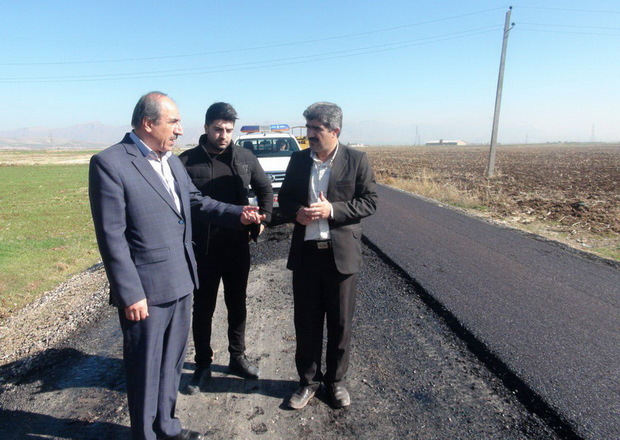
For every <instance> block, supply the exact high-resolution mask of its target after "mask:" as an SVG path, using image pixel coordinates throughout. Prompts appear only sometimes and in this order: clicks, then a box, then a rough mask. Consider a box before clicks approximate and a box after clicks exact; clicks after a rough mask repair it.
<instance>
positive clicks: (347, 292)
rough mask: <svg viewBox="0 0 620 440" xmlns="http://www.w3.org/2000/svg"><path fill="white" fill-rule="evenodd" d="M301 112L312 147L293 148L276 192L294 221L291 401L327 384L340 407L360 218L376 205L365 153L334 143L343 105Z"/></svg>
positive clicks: (346, 399) (299, 401) (303, 401)
mask: <svg viewBox="0 0 620 440" xmlns="http://www.w3.org/2000/svg"><path fill="white" fill-rule="evenodd" d="M303 115H304V117H305V118H306V129H307V133H308V140H309V141H310V148H309V149H307V150H303V151H300V152H297V153H293V156H292V157H291V161H290V162H289V165H288V168H287V170H286V176H285V178H284V182H283V184H282V188H281V189H280V194H279V196H278V200H279V202H280V209H281V210H282V212H283V213H284V214H285V215H287V216H289V217H290V218H292V219H293V220H294V222H295V227H294V229H293V238H292V240H291V250H290V253H289V258H288V263H287V268H289V269H291V270H292V271H293V298H294V310H295V311H294V323H295V334H296V340H297V348H296V351H295V364H296V366H297V372H298V373H299V378H300V380H299V385H300V387H299V389H298V390H297V391H295V393H293V395H292V396H291V398H290V399H289V402H288V405H289V407H291V408H293V409H301V408H303V407H305V406H306V405H307V403H308V401H309V400H310V399H311V398H312V397H313V396H314V395H315V393H316V391H317V390H318V388H319V386H320V384H321V383H324V384H325V387H326V391H327V394H328V396H329V397H330V399H331V402H332V404H333V406H334V407H336V408H342V407H345V406H348V405H349V404H350V403H351V398H350V396H349V392H348V391H347V389H346V387H345V382H344V379H345V375H346V372H347V369H348V366H349V354H350V348H349V342H350V339H351V321H352V319H353V309H354V306H355V289H356V283H357V274H358V272H359V269H360V264H361V260H362V245H361V240H362V226H361V224H360V220H361V219H362V218H364V217H367V216H369V215H371V214H373V213H374V212H375V210H376V207H377V192H376V184H375V177H374V174H373V172H372V169H371V167H370V165H369V163H368V159H367V157H366V154H365V153H363V152H360V151H357V150H353V149H351V148H348V147H347V146H346V145H343V144H341V143H339V142H338V137H339V136H340V131H341V127H342V110H341V109H340V107H338V106H337V105H336V104H332V103H329V102H317V103H315V104H312V105H311V106H310V107H308V108H307V109H306V111H305V112H304V114H303ZM325 321H327V352H326V368H325V373H323V372H322V371H321V355H322V353H321V352H322V347H323V325H324V323H325Z"/></svg>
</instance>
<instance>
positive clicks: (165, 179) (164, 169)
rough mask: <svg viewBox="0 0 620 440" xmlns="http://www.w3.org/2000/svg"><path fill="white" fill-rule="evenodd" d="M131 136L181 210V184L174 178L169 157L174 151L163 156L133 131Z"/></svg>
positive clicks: (178, 209) (178, 210) (179, 210)
mask: <svg viewBox="0 0 620 440" xmlns="http://www.w3.org/2000/svg"><path fill="white" fill-rule="evenodd" d="M129 136H130V137H131V139H132V140H133V142H134V144H136V145H137V146H138V148H139V149H140V152H141V153H142V154H143V155H144V157H146V158H147V159H148V161H149V163H150V164H151V166H152V167H153V169H154V170H155V172H156V173H157V175H158V176H159V178H160V179H161V182H162V183H163V184H164V187H165V188H166V190H167V191H168V193H169V194H170V196H171V197H172V199H173V200H174V205H175V206H176V208H177V212H179V213H180V212H181V199H180V197H179V184H178V183H177V181H176V180H174V175H173V174H172V170H171V169H170V164H169V163H168V158H169V157H170V156H171V155H172V152H170V151H168V152H167V153H166V154H164V155H163V156H162V157H159V155H158V154H157V153H156V152H155V151H153V150H152V149H151V148H150V147H149V146H148V145H146V144H145V143H144V142H143V141H142V139H140V138H139V137H138V136H137V135H136V134H135V133H134V132H133V131H132V132H131V133H129Z"/></svg>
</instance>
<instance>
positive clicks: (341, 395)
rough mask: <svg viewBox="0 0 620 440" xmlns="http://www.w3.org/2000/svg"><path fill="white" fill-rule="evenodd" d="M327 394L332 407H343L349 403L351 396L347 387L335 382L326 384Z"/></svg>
mask: <svg viewBox="0 0 620 440" xmlns="http://www.w3.org/2000/svg"><path fill="white" fill-rule="evenodd" d="M327 395H328V396H329V398H330V399H331V401H332V405H334V408H344V407H345V406H349V405H351V396H349V392H348V391H347V389H346V388H345V387H344V386H342V385H338V384H335V383H331V384H329V385H327Z"/></svg>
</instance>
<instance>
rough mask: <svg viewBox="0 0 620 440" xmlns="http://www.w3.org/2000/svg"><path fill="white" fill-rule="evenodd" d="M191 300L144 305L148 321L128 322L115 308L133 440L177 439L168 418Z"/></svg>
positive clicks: (172, 421) (173, 423) (171, 416)
mask: <svg viewBox="0 0 620 440" xmlns="http://www.w3.org/2000/svg"><path fill="white" fill-rule="evenodd" d="M191 307H192V295H187V296H184V297H183V298H181V299H179V300H177V301H173V302H169V303H165V304H159V305H149V309H148V310H149V317H148V318H146V319H145V320H142V321H129V320H128V319H127V318H125V311H124V310H123V309H122V308H119V319H120V323H121V329H122V330H123V359H124V364H125V375H126V380H127V400H128V404H129V418H130V421H131V438H132V439H133V440H155V439H158V438H167V437H172V436H174V435H177V434H178V433H179V432H180V431H181V422H180V421H179V419H177V418H176V417H175V415H174V412H175V407H176V401H177V391H178V389H179V383H180V381H181V372H182V369H183V361H184V358H185V348H186V346H187V336H188V334H189V323H190V316H191Z"/></svg>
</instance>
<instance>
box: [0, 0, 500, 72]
mask: <svg viewBox="0 0 620 440" xmlns="http://www.w3.org/2000/svg"><path fill="white" fill-rule="evenodd" d="M498 9H504V8H492V9H485V10H483V11H475V12H470V13H467V14H461V15H454V16H450V17H444V18H437V19H433V20H427V21H422V22H418V23H412V24H406V25H401V26H394V27H389V28H383V29H375V30H371V31H365V32H357V33H352V34H344V35H335V36H331V37H324V38H315V39H312V40H302V41H295V42H287V43H279V44H272V45H266V46H254V47H245V48H239V49H226V50H217V51H210V52H197V53H193V54H186V55H164V56H157V57H140V58H118V59H108V60H87V61H55V62H36V61H35V62H29V63H0V66H53V65H78V64H103V63H123V62H136V61H154V60H164V59H179V58H194V57H199V56H205V55H217V54H222V53H225V54H232V53H238V52H251V51H258V50H265V49H274V48H278V47H287V46H297V45H302V44H309V43H318V42H322V41H331V40H339V39H344V38H351V37H359V36H362V35H372V34H378V33H384V32H390V31H394V30H400V29H406V28H410V27H415V26H423V25H426V24H433V23H438V22H441V21H449V20H455V19H457V18H463V17H468V16H472V15H478V14H483V13H486V12H492V11H496V10H498Z"/></svg>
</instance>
